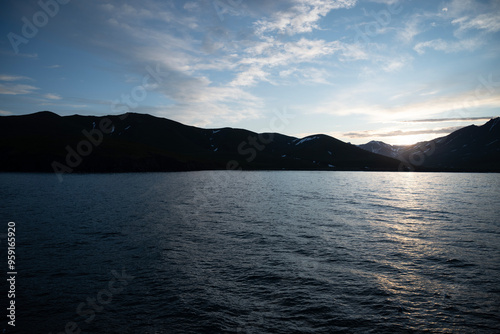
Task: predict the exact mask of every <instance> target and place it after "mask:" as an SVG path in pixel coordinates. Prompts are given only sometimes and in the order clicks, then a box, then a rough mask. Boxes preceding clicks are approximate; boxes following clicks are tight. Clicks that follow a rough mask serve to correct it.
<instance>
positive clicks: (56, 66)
mask: <svg viewBox="0 0 500 334" xmlns="http://www.w3.org/2000/svg"><path fill="white" fill-rule="evenodd" d="M61 67H62V66H61V65H57V64H56V65H50V66H46V68H50V69H54V68H61Z"/></svg>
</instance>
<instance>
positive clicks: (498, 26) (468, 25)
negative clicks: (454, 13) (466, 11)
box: [451, 12, 500, 33]
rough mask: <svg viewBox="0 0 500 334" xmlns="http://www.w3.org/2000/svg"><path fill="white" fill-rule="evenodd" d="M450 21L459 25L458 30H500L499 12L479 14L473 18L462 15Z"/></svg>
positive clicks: (491, 31) (492, 31)
mask: <svg viewBox="0 0 500 334" xmlns="http://www.w3.org/2000/svg"><path fill="white" fill-rule="evenodd" d="M451 23H452V24H457V25H459V31H460V32H462V31H466V30H472V29H477V30H485V31H487V32H490V33H495V32H498V31H500V13H498V12H493V13H487V14H480V15H478V16H476V17H474V18H469V17H467V16H464V17H460V18H458V19H455V20H453V21H452V22H451Z"/></svg>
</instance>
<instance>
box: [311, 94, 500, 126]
mask: <svg viewBox="0 0 500 334" xmlns="http://www.w3.org/2000/svg"><path fill="white" fill-rule="evenodd" d="M381 94H382V92H381V91H379V90H376V89H375V88H373V87H368V88H364V89H363V88H358V89H357V90H352V91H349V90H345V91H342V92H340V93H338V94H337V95H336V96H334V97H333V98H332V100H330V101H329V102H325V103H323V104H320V105H319V106H318V107H316V109H314V110H313V111H314V112H315V113H321V114H331V115H337V116H348V115H367V116H370V117H371V118H372V119H373V120H374V121H376V122H384V121H395V120H407V119H408V118H415V119H418V118H421V117H423V116H424V117H428V118H431V117H432V116H434V115H440V114H441V115H442V114H443V113H448V115H450V114H456V115H459V116H460V117H465V118H467V117H468V116H469V115H470V114H471V113H472V112H474V111H476V110H479V109H481V108H500V92H498V91H497V92H495V93H490V92H489V91H488V90H487V89H486V88H484V89H483V91H480V92H478V91H476V90H471V91H466V92H460V93H456V94H450V95H440V96H436V95H425V96H419V97H418V100H417V101H405V102H403V103H396V102H394V103H393V104H392V105H387V104H380V103H378V101H380V95H381ZM377 95H379V96H377Z"/></svg>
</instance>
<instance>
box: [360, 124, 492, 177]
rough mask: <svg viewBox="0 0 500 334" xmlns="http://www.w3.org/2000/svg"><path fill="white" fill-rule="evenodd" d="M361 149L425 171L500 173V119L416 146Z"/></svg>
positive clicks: (379, 144)
mask: <svg viewBox="0 0 500 334" xmlns="http://www.w3.org/2000/svg"><path fill="white" fill-rule="evenodd" d="M359 147H361V148H363V149H365V150H367V151H370V152H374V153H378V154H382V155H385V156H387V157H391V158H396V159H399V160H401V161H402V162H403V164H404V165H405V166H406V167H407V168H408V169H415V170H421V171H471V172H500V117H496V118H492V119H491V120H489V121H488V122H487V123H485V124H483V125H481V126H476V125H469V126H466V127H464V128H462V129H459V130H457V131H454V132H452V133H451V134H449V135H447V136H444V137H439V138H436V139H433V140H429V141H424V142H419V143H417V144H414V145H408V146H397V145H390V144H386V143H383V142H375V141H371V142H369V143H367V144H363V145H359Z"/></svg>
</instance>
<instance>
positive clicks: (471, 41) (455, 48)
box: [413, 38, 484, 54]
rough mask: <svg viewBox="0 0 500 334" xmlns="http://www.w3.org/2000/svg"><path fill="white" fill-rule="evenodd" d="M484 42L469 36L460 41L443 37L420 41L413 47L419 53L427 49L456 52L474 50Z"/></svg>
mask: <svg viewBox="0 0 500 334" xmlns="http://www.w3.org/2000/svg"><path fill="white" fill-rule="evenodd" d="M483 44H484V41H483V40H482V39H480V38H468V39H463V40H458V41H445V40H443V39H441V38H438V39H433V40H431V41H426V42H420V43H418V44H417V45H415V47H414V48H413V49H414V50H415V51H416V52H417V53H419V54H423V53H425V50H426V49H433V50H436V51H444V52H446V53H455V52H460V51H473V50H476V49H477V48H479V47H480V46H481V45H483Z"/></svg>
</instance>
